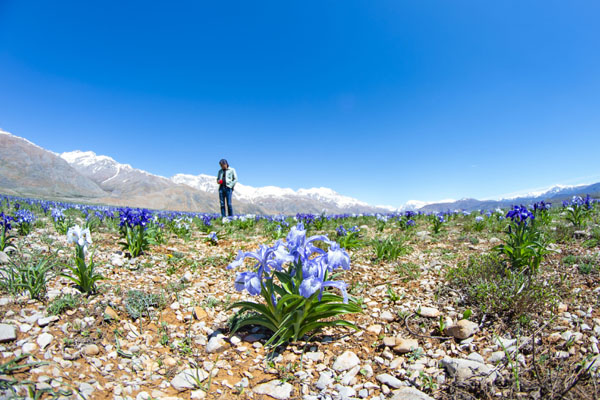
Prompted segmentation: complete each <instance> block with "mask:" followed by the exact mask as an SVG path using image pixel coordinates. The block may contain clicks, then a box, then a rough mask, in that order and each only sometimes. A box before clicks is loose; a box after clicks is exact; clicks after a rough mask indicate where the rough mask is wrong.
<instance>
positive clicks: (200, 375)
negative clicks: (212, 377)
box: [171, 369, 208, 392]
mask: <svg viewBox="0 0 600 400" xmlns="http://www.w3.org/2000/svg"><path fill="white" fill-rule="evenodd" d="M206 378H208V372H206V371H205V370H203V369H186V370H184V371H181V372H180V373H178V374H177V375H175V377H174V378H173V379H172V380H171V386H173V388H174V389H175V390H177V391H178V392H183V391H184V390H188V389H194V388H196V387H198V384H199V383H200V382H202V381H204V380H205V379H206Z"/></svg>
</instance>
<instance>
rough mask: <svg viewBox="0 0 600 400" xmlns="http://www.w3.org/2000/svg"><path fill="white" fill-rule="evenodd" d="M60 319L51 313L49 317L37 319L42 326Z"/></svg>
mask: <svg viewBox="0 0 600 400" xmlns="http://www.w3.org/2000/svg"><path fill="white" fill-rule="evenodd" d="M55 321H58V316H56V315H51V316H49V317H44V318H40V319H38V320H37V324H38V325H39V326H41V327H44V326H46V325H49V324H51V323H52V322H55Z"/></svg>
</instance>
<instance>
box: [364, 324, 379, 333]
mask: <svg viewBox="0 0 600 400" xmlns="http://www.w3.org/2000/svg"><path fill="white" fill-rule="evenodd" d="M382 330H383V327H382V326H381V325H379V324H374V325H371V326H369V327H368V328H367V332H371V333H374V334H376V335H379V334H380V333H381V331H382Z"/></svg>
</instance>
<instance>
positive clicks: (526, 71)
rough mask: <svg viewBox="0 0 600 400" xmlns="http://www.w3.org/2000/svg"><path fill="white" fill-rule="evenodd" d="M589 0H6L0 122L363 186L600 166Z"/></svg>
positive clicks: (79, 145)
mask: <svg viewBox="0 0 600 400" xmlns="http://www.w3.org/2000/svg"><path fill="white" fill-rule="evenodd" d="M599 20H600V3H599V2H598V1H595V0H594V1H556V0H555V1H548V0H540V1H522V0H518V1H496V2H489V1H481V0H473V1H460V0H458V1H443V0H440V1H426V0H424V1H399V0H393V1H370V0H369V1H366V0H365V1H352V0H344V1H323V0H320V1H297V2H289V1H252V2H250V1H236V2H218V1H211V2H208V1H206V2H204V1H177V2H152V1H140V2H135V1H127V2H123V1H102V2H88V1H70V2H66V1H56V2H54V1H52V2H50V1H40V2H35V1H16V0H15V1H7V0H0V128H2V129H4V130H7V131H10V132H12V133H14V134H15V135H18V136H23V137H25V138H27V139H29V140H31V141H32V142H34V143H36V144H38V145H40V146H42V147H44V148H47V149H50V150H52V151H55V152H63V151H70V150H75V149H79V150H93V151H95V152H96V153H98V154H105V155H109V156H111V157H113V158H115V159H116V160H117V161H119V162H123V163H129V164H131V165H133V166H134V167H136V168H141V169H144V170H147V171H150V172H152V173H155V174H159V175H163V176H172V175H174V174H176V173H189V174H200V173H208V174H215V173H216V171H217V169H218V164H217V162H218V160H219V159H220V158H222V157H225V158H227V159H229V160H230V164H231V165H232V166H234V167H236V169H237V170H238V173H239V176H240V179H241V182H242V183H244V184H248V185H253V186H264V185H276V186H282V187H291V188H294V189H297V188H301V187H303V188H307V187H319V186H326V187H330V188H332V189H334V190H336V191H338V192H340V193H342V194H345V195H349V196H353V197H356V198H359V199H361V200H364V201H367V202H370V203H372V204H388V205H394V206H398V205H401V204H403V203H404V202H406V201H407V200H410V199H419V200H439V199H444V198H455V199H458V198H462V197H476V198H486V197H493V196H498V195H502V194H505V193H511V192H517V191H521V190H528V189H533V188H540V187H544V186H550V185H553V184H555V183H562V184H575V183H583V182H596V181H600V161H599V158H600V157H599V155H600V153H599V151H600V24H599V23H598V21H599Z"/></svg>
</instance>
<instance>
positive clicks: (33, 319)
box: [25, 313, 44, 325]
mask: <svg viewBox="0 0 600 400" xmlns="http://www.w3.org/2000/svg"><path fill="white" fill-rule="evenodd" d="M40 318H44V314H42V313H35V314H33V315H31V316H29V317H27V318H25V323H27V324H31V325H33V324H35V323H37V320H38V319H40Z"/></svg>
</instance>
